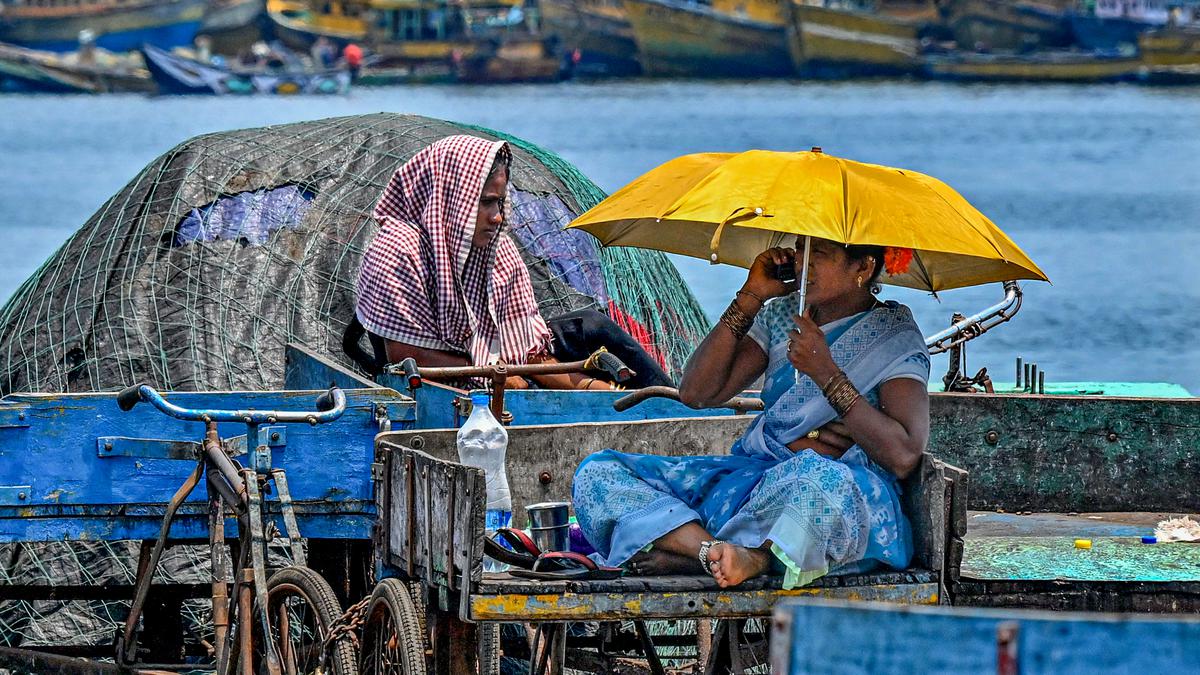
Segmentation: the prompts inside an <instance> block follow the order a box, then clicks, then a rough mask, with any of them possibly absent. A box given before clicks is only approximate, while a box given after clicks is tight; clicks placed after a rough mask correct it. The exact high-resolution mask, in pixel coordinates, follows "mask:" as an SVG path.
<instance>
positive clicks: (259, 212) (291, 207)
mask: <svg viewBox="0 0 1200 675" xmlns="http://www.w3.org/2000/svg"><path fill="white" fill-rule="evenodd" d="M313 196H314V195H313V194H312V193H310V192H306V191H304V190H301V189H300V188H299V187H297V186H295V185H284V186H283V187H277V188H275V189H273V190H256V191H254V192H239V193H238V194H235V195H229V196H226V197H221V198H219V199H217V200H216V201H214V202H211V203H209V204H205V205H204V206H201V207H199V208H196V209H192V211H191V213H189V214H188V215H187V217H185V218H184V219H183V220H182V221H181V222H180V223H179V227H178V228H176V230H175V240H174V246H175V247H180V246H186V245H188V244H192V243H195V242H198V241H241V242H242V243H243V244H244V245H247V246H261V245H263V244H265V243H266V242H267V239H268V238H269V237H270V236H271V233H272V232H274V231H276V230H280V229H285V228H294V227H296V226H297V225H299V224H300V221H302V220H304V216H306V215H307V214H308V210H309V208H311V207H312V199H313Z"/></svg>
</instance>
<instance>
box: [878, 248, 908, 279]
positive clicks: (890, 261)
mask: <svg viewBox="0 0 1200 675" xmlns="http://www.w3.org/2000/svg"><path fill="white" fill-rule="evenodd" d="M912 259H913V250H912V249H911V248H904V247H902V246H888V247H886V248H884V250H883V269H885V270H887V273H888V275H889V276H893V277H894V276H896V275H898V274H904V273H905V272H907V271H908V265H909V264H910V263H911V262H912Z"/></svg>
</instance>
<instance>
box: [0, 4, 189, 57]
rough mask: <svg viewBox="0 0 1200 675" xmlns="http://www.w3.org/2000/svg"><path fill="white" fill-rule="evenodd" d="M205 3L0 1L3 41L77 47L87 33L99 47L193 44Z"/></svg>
mask: <svg viewBox="0 0 1200 675" xmlns="http://www.w3.org/2000/svg"><path fill="white" fill-rule="evenodd" d="M205 1H206V0H161V1H160V0H95V1H94V2H93V1H89V2H86V3H85V2H79V1H78V0H38V1H37V2H27V1H26V0H0V42H8V43H12V44H17V45H20V46H22V47H29V48H31V49H43V50H48V51H56V52H64V51H73V50H75V49H77V48H78V47H79V36H80V34H81V33H83V32H84V31H87V32H89V33H90V34H91V35H94V36H95V44H96V46H97V47H101V48H103V49H107V50H109V51H114V52H127V51H133V50H135V49H137V48H138V47H140V46H142V44H150V45H154V46H156V47H162V48H165V49H171V48H173V47H180V46H185V45H190V44H191V43H192V40H193V38H195V37H196V31H197V30H198V29H199V28H200V22H201V20H202V18H203V16H204V8H205Z"/></svg>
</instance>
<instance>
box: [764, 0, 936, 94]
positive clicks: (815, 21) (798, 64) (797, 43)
mask: <svg viewBox="0 0 1200 675" xmlns="http://www.w3.org/2000/svg"><path fill="white" fill-rule="evenodd" d="M792 11H793V21H792V27H791V28H789V30H788V35H789V37H790V41H789V45H788V46H789V48H790V50H791V54H792V61H793V63H794V65H795V68H796V72H797V73H799V74H800V75H801V76H803V77H815V78H840V77H856V76H857V77H871V76H886V75H903V74H910V73H916V72H917V71H918V69H919V67H920V62H919V60H918V58H917V49H918V43H917V26H916V24H913V23H909V22H905V21H901V20H898V19H892V18H889V17H885V16H880V15H874V14H866V13H863V12H849V11H842V10H835V9H827V8H824V7H814V6H812V5H806V4H802V3H800V2H795V3H793V5H792Z"/></svg>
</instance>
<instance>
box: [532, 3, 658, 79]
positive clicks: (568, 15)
mask: <svg viewBox="0 0 1200 675" xmlns="http://www.w3.org/2000/svg"><path fill="white" fill-rule="evenodd" d="M541 10H542V25H543V26H544V28H545V30H546V32H547V33H549V34H551V35H555V36H557V37H558V39H559V40H560V42H561V45H562V47H563V49H564V51H566V52H568V53H570V52H574V51H575V50H578V51H579V58H578V61H577V62H576V64H575V72H576V73H587V74H593V75H637V74H638V73H640V72H642V64H641V62H639V61H638V53H637V42H636V41H634V39H633V28H632V27H631V26H630V25H629V19H628V18H627V17H626V16H625V9H624V7H622V6H621V5H620V4H619V2H618V3H616V4H613V5H608V4H600V2H599V0H594V1H590V2H589V1H588V0H546V1H545V2H543V3H542V4H541Z"/></svg>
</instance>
